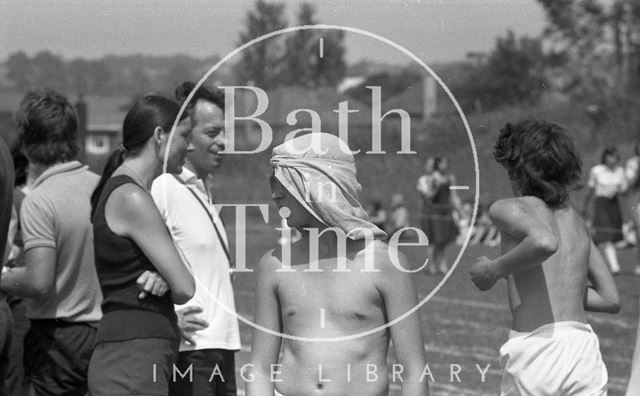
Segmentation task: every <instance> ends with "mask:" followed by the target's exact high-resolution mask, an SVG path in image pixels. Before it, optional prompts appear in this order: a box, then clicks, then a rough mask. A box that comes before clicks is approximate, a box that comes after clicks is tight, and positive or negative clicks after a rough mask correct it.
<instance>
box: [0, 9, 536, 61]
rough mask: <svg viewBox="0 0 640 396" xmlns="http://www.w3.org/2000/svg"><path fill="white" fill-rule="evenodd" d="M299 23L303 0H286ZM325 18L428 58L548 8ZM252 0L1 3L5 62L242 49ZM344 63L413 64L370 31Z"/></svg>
mask: <svg viewBox="0 0 640 396" xmlns="http://www.w3.org/2000/svg"><path fill="white" fill-rule="evenodd" d="M284 3H285V4H286V10H287V19H288V22H289V25H290V26H292V25H295V24H296V22H295V19H296V18H295V14H296V12H297V10H298V7H299V4H300V1H299V0H285V1H284ZM313 4H315V5H316V8H317V11H318V12H317V18H318V19H319V20H320V22H322V23H325V24H332V25H341V26H348V27H353V28H358V29H363V30H366V31H369V32H371V33H375V34H377V35H379V36H382V37H385V38H386V39H389V40H392V41H394V42H395V43H397V44H398V45H400V46H402V47H404V48H406V49H408V50H409V51H411V52H412V53H414V54H415V55H416V56H418V57H419V58H421V59H422V60H424V61H425V62H427V63H428V62H433V63H436V62H448V61H455V60H462V59H464V58H465V56H466V54H467V53H469V52H477V51H481V52H486V51H489V50H490V49H491V48H492V47H493V45H494V42H495V38H496V37H497V36H500V35H504V34H505V32H506V30H507V29H512V30H513V31H514V32H515V33H516V35H518V36H520V35H529V36H537V35H539V34H540V33H541V32H542V30H543V28H544V26H545V18H544V12H543V10H542V8H541V6H540V5H538V3H537V2H536V1H535V0H403V1H399V0H323V1H313ZM252 5H253V1H252V0H226V1H225V0H189V1H186V0H185V1H177V0H112V1H104V0H103V1H98V0H29V1H25V0H0V60H2V59H6V57H7V56H8V55H9V54H11V53H13V52H16V51H24V52H26V53H27V54H28V55H33V54H35V53H36V52H38V51H41V50H49V51H51V52H53V53H55V54H58V55H61V56H63V57H64V58H66V59H70V58H75V57H83V58H87V59H95V58H100V57H102V56H104V55H107V54H116V55H124V54H134V53H140V54H147V55H171V54H176V53H183V54H189V55H193V56H197V57H205V56H210V55H214V54H218V55H221V56H223V55H225V54H226V53H228V52H230V51H232V50H233V49H234V48H236V47H237V46H238V45H239V44H240V43H239V35H240V32H241V31H242V30H243V28H244V20H245V15H246V12H247V10H249V9H250V8H251V7H252ZM346 47H347V54H346V56H347V60H348V61H349V62H355V61H357V60H360V59H368V60H373V61H379V62H384V63H397V64H400V63H406V61H407V58H406V57H405V56H404V55H403V54H402V53H400V52H399V51H398V50H397V49H395V48H393V47H391V46H389V45H386V44H383V43H382V42H380V41H378V40H375V39H373V38H371V37H367V36H364V35H359V34H355V33H350V34H347V36H346Z"/></svg>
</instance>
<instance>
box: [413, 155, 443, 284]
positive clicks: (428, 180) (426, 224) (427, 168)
mask: <svg viewBox="0 0 640 396" xmlns="http://www.w3.org/2000/svg"><path fill="white" fill-rule="evenodd" d="M435 162H436V161H435V158H434V157H428V158H427V160H426V161H425V163H424V174H423V175H422V176H420V178H419V179H418V184H417V185H416V190H418V192H419V193H420V197H421V198H422V216H421V223H420V224H421V227H422V231H424V233H425V234H426V235H427V237H429V240H431V234H432V224H431V222H430V219H429V217H430V210H431V205H432V204H433V196H434V195H435V193H436V187H435V178H436V174H435V173H436V167H435ZM433 253H434V247H433V245H432V244H429V246H427V257H428V259H429V263H428V265H427V269H426V270H427V273H428V274H429V275H435V274H436V273H437V272H438V269H437V267H436V262H435V260H434V259H433Z"/></svg>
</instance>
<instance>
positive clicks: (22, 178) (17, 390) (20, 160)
mask: <svg viewBox="0 0 640 396" xmlns="http://www.w3.org/2000/svg"><path fill="white" fill-rule="evenodd" d="M12 157H13V166H14V168H15V183H14V189H13V213H12V219H11V226H10V231H9V237H8V240H7V249H9V250H10V251H9V254H8V259H7V263H6V264H5V265H6V266H7V267H10V268H11V267H18V268H19V267H24V251H23V250H24V244H23V243H22V227H21V225H20V215H19V214H20V209H21V208H22V201H23V200H24V198H25V197H26V195H27V194H28V193H29V191H30V190H31V186H32V185H33V181H34V180H33V178H32V177H29V176H28V174H29V173H30V171H29V168H30V167H29V160H28V159H27V157H26V156H25V155H24V153H23V152H22V149H21V148H16V149H14V151H13V153H12ZM7 301H8V302H9V307H11V314H12V315H13V337H12V341H11V350H10V352H9V366H8V367H7V376H6V381H7V389H8V394H9V395H10V396H23V395H24V386H23V383H24V362H23V353H24V345H23V344H24V336H25V334H26V333H27V331H28V330H29V319H28V318H27V301H26V300H25V299H22V298H20V297H15V296H11V295H7Z"/></svg>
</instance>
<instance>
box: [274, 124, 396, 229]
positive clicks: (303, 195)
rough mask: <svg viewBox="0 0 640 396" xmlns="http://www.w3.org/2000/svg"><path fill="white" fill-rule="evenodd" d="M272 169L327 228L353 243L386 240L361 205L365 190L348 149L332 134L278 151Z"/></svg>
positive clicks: (315, 135) (303, 139)
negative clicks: (358, 178)
mask: <svg viewBox="0 0 640 396" xmlns="http://www.w3.org/2000/svg"><path fill="white" fill-rule="evenodd" d="M271 167H272V168H273V171H274V176H275V177H276V179H277V180H278V181H279V182H280V183H281V184H282V185H283V186H284V187H285V188H286V189H287V191H289V193H291V194H292V195H293V197H294V198H295V199H296V200H297V201H298V202H300V204H301V205H302V206H303V207H304V208H305V209H306V210H307V211H309V213H311V214H312V215H313V216H314V217H315V218H316V219H318V221H320V222H321V223H322V224H324V225H326V226H327V227H336V228H339V229H341V230H342V231H344V232H345V233H346V234H347V236H348V237H349V238H350V239H353V240H358V239H363V238H365V237H366V236H367V234H368V235H373V237H374V238H386V234H385V232H384V231H382V230H381V229H380V228H378V227H376V226H375V225H374V224H373V223H371V222H370V221H369V216H368V215H367V213H366V211H365V210H364V209H363V208H362V205H361V204H360V202H359V201H358V191H360V190H362V186H360V183H358V180H357V179H356V167H355V162H354V159H353V154H352V153H351V150H350V149H349V147H348V146H347V145H346V144H345V143H344V142H343V141H342V140H340V139H339V138H338V137H337V136H334V135H331V134H329V133H310V134H306V135H303V136H299V137H297V138H294V139H291V140H289V141H286V142H285V143H283V144H281V145H279V146H277V147H275V148H274V149H273V154H272V157H271Z"/></svg>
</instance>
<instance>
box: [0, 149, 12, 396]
mask: <svg viewBox="0 0 640 396" xmlns="http://www.w3.org/2000/svg"><path fill="white" fill-rule="evenodd" d="M13 172H14V170H13V160H12V158H11V152H10V151H9V148H8V147H7V145H6V143H5V142H4V140H3V139H2V138H0V241H2V243H0V264H2V265H3V271H2V272H4V263H5V259H6V257H7V253H8V252H6V251H5V250H6V245H7V244H6V243H4V242H5V241H7V237H8V233H9V223H10V222H11V211H12V210H13V182H14V173H13ZM1 279H2V278H1V277H0V280H1ZM12 331H13V317H12V316H11V310H10V309H9V304H8V303H7V298H6V296H5V294H4V293H3V292H2V290H0V395H2V396H4V395H7V394H8V393H7V389H6V385H5V377H6V370H7V367H8V366H9V350H10V348H11V334H12Z"/></svg>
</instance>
